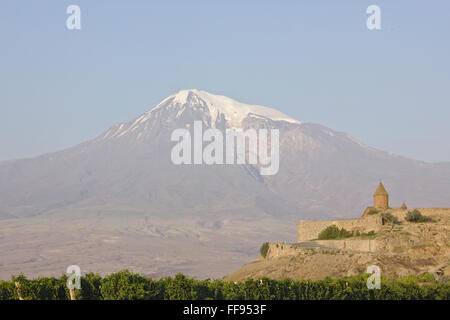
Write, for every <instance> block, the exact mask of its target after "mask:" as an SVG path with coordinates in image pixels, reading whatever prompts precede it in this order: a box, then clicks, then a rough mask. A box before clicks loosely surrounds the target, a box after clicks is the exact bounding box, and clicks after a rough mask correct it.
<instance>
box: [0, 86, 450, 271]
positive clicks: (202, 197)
mask: <svg viewBox="0 0 450 320" xmlns="http://www.w3.org/2000/svg"><path fill="white" fill-rule="evenodd" d="M302 107H307V106H302ZM194 121H202V122H203V125H204V126H205V127H211V128H218V129H226V128H242V129H246V128H250V127H251V128H275V129H278V130H279V131H280V168H279V172H278V174H276V175H274V176H261V175H260V174H259V171H258V170H257V168H256V167H254V166H253V165H249V164H247V165H181V166H177V165H174V164H173V163H172V162H171V160H170V151H171V148H172V147H173V145H174V142H172V141H171V139H170V135H171V133H172V132H173V130H174V129H177V128H190V129H192V128H191V126H192V124H193V123H194ZM380 179H383V182H384V184H385V185H386V187H387V188H388V191H389V193H390V195H391V202H392V205H393V206H395V205H398V206H400V204H401V203H402V202H403V201H405V202H406V203H407V204H408V205H409V206H417V207H449V206H450V202H449V201H450V198H449V192H450V164H448V163H442V164H427V163H423V162H419V161H415V160H411V159H407V158H404V157H400V156H396V155H392V154H389V153H386V152H383V151H379V150H376V149H373V148H370V147H369V146H365V145H364V144H362V143H360V142H359V141H357V140H356V139H354V138H352V137H350V136H349V135H347V134H345V133H341V132H336V131H333V130H332V129H329V128H326V127H324V126H321V125H318V124H312V123H306V122H301V121H298V120H296V119H293V118H291V117H289V116H287V115H285V114H283V113H281V112H279V111H277V110H275V109H271V108H267V107H263V106H253V105H247V104H244V103H240V102H237V101H235V100H233V99H230V98H228V97H224V96H218V95H214V94H211V93H207V92H204V91H200V90H195V89H193V90H182V91H180V92H178V93H176V94H174V95H171V96H169V97H167V98H165V99H163V100H162V101H161V102H160V103H159V104H158V105H156V106H154V107H153V108H151V109H150V110H149V111H148V112H146V113H144V114H143V115H141V116H139V117H137V118H136V119H133V120H131V121H129V122H126V123H121V124H117V125H114V126H113V127H111V128H110V129H108V130H107V131H105V132H104V133H103V134H101V135H100V136H99V137H97V138H96V139H94V140H92V141H88V142H85V143H82V144H80V145H78V146H75V147H73V148H70V149H67V150H63V151H60V152H55V153H52V154H46V155H43V156H40V157H37V158H34V159H23V160H15V161H8V162H5V163H0V219H2V221H4V222H5V221H6V222H8V223H10V224H13V222H12V221H20V222H21V225H27V223H28V222H27V221H33V226H36V228H40V227H39V226H43V223H44V222H43V221H46V222H45V223H49V222H48V221H49V220H48V219H50V218H49V217H51V220H50V221H52V223H54V221H58V223H59V224H60V226H61V228H63V226H65V225H69V224H71V223H73V222H74V221H73V219H74V217H78V218H77V220H76V221H77V223H82V221H91V220H90V219H96V220H95V221H97V222H96V223H94V224H89V226H90V227H89V228H91V226H92V225H95V226H96V227H97V228H100V229H99V230H100V231H99V230H97V229H95V230H94V229H89V230H91V231H90V233H89V234H88V235H87V236H86V237H87V238H89V237H91V235H92V234H94V233H96V232H99V233H101V234H111V233H114V232H119V231H118V230H121V231H120V235H118V237H119V238H120V237H124V236H126V235H127V234H128V233H127V232H131V231H130V229H127V228H129V226H128V225H127V228H125V227H124V225H126V224H127V223H128V222H127V221H139V222H136V223H137V225H138V227H136V229H133V230H134V231H136V230H138V231H136V232H138V233H139V234H143V235H148V236H149V237H153V238H152V239H153V240H154V239H164V242H161V243H159V242H155V241H156V240H155V241H154V242H152V243H153V244H155V243H158V247H157V248H160V249H161V248H165V246H167V245H168V244H169V243H172V245H173V243H179V242H177V241H181V242H183V243H185V244H187V243H190V244H192V243H194V242H195V243H197V242H196V241H199V243H201V245H202V246H205V247H204V249H205V250H206V251H205V255H211V254H214V252H216V251H214V250H216V249H217V248H216V247H221V249H220V250H222V253H223V252H228V253H229V254H230V255H231V254H232V253H233V254H235V253H236V252H240V254H242V250H244V252H245V254H249V253H250V252H253V250H255V248H256V247H257V246H259V245H260V243H261V242H263V241H267V240H270V239H273V240H285V241H293V240H294V239H295V224H296V221H297V220H298V219H301V218H325V217H329V218H331V217H356V216H359V215H360V214H361V213H362V211H363V209H364V208H365V207H366V206H367V205H370V203H371V196H372V194H373V192H374V190H375V187H376V185H377V183H378V181H379V180H380ZM79 215H81V216H82V217H83V218H80V217H79ZM30 219H31V220H30ZM133 219H134V220H133ZM69 221H70V222H69ZM99 221H101V222H99ZM6 222H5V223H4V224H3V225H4V226H5V225H9V224H8V223H6ZM91 222H92V221H91ZM277 223H279V226H282V227H279V226H278V227H277ZM106 226H108V227H106ZM175 226H176V227H175ZM17 228H19V226H17ZM108 228H112V229H108ZM124 228H125V229H127V230H128V231H126V230H125V229H124ZM17 230H19V229H16V232H18V231H17ZM33 230H38V229H33ZM79 230H82V229H79ZM83 230H84V229H83ZM105 230H106V231H105ZM108 230H109V231H108ZM111 230H114V232H113V231H111ZM199 230H201V231H199ZM24 232H25V231H24ZM27 232H29V231H27ZM49 232H50V231H49ZM80 232H81V231H80ZM108 232H109V233H108ZM27 234H28V233H27ZM41 236H42V235H39V236H38V235H36V236H35V239H38V240H39V239H41V238H40V237H41ZM1 237H2V229H1V228H0V238H1ZM180 237H181V238H180ZM280 237H284V238H280ZM170 239H172V240H173V241H175V240H174V239H178V240H176V241H175V242H173V241H172V240H170ZM180 239H182V240H180ZM111 241H112V240H111ZM171 241H172V242H171ZM245 241H248V242H245ZM130 246H131V247H132V246H133V245H132V244H130ZM195 246H196V247H198V246H197V245H195ZM131 247H130V248H131ZM92 248H97V247H96V244H95V245H94V244H92ZM133 248H134V247H133ZM155 248H156V247H155ZM214 248H216V249H214ZM92 250H94V249H92ZM155 250H156V249H155ZM206 252H207V253H206ZM255 253H256V251H255ZM122 254H124V253H122ZM184 254H187V253H186V252H185V251H182V252H176V253H175V252H174V253H173V255H178V256H183V255H184ZM236 254H237V253H236ZM94 255H95V254H94ZM41 256H42V255H41ZM169 256H170V255H169ZM225 256H226V255H224V257H225ZM171 257H172V256H171ZM227 257H228V256H227ZM239 257H240V258H236V259H237V260H235V261H234V260H233V261H234V262H233V263H234V264H233V265H236V266H238V265H240V264H241V263H242V262H243V261H246V260H248V256H245V257H242V256H239ZM241 258H242V259H241ZM49 259H50V258H49ZM80 259H81V258H80ZM186 259H187V258H186ZM227 259H228V258H227ZM229 259H231V260H232V259H233V258H229ZM200 260H201V258H200V257H197V258H196V261H200ZM231 260H230V261H231ZM2 261H3V260H2V259H0V263H1V262H2ZM37 261H40V260H39V259H38V260H37ZM44 261H45V262H46V263H48V261H47V260H45V259H44ZM139 261H140V260H139ZM139 261H138V262H136V264H137V265H139V266H140V267H142V265H141V264H140V263H141V262H142V261H141V262H139ZM174 261H175V260H174ZM177 261H178V260H177ZM183 261H184V263H186V266H185V267H184V268H185V269H186V268H188V269H189V268H190V267H192V266H193V263H194V262H192V261H191V260H189V259H187V260H186V261H185V260H183ZM189 261H190V262H189ZM178 262H179V261H178ZM178 262H177V263H178ZM174 263H175V262H174ZM189 263H191V264H189ZM167 264H168V262H167V261H166V262H164V261H163V262H161V263H160V265H161V266H164V265H167ZM169 264H170V263H169ZM175 264H176V263H175ZM32 266H34V267H35V268H38V267H37V265H32ZM121 266H122V265H121ZM189 266H190V267H189ZM123 267H127V265H126V263H124V264H123ZM1 268H2V267H1V264H0V274H1ZM172 269H173V268H172ZM185 269H183V270H185ZM158 270H159V269H158ZM177 270H178V269H177ZM100 271H101V270H100Z"/></svg>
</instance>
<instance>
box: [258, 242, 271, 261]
mask: <svg viewBox="0 0 450 320" xmlns="http://www.w3.org/2000/svg"><path fill="white" fill-rule="evenodd" d="M259 252H260V253H261V256H262V257H263V258H265V257H266V256H267V252H269V243H268V242H264V243H263V245H262V246H261V248H259Z"/></svg>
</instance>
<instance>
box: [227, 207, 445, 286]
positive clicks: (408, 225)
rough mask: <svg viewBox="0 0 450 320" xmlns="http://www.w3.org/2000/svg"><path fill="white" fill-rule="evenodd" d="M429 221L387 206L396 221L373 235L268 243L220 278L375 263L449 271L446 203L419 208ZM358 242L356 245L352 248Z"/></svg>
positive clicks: (391, 269)
mask: <svg viewBox="0 0 450 320" xmlns="http://www.w3.org/2000/svg"><path fill="white" fill-rule="evenodd" d="M419 210H420V212H421V213H422V214H423V215H424V216H426V217H429V218H431V219H432V220H431V221H429V222H408V221H406V220H404V216H405V215H406V213H407V212H408V211H407V210H399V209H397V210H390V211H391V212H390V213H391V214H393V215H394V216H396V217H398V218H399V219H398V220H399V222H398V223H397V224H392V223H386V224H385V225H384V226H383V228H382V230H381V231H380V232H378V233H375V234H373V235H361V236H358V237H351V238H346V239H341V240H320V241H308V242H302V243H297V244H286V243H270V244H269V246H268V250H267V254H266V257H265V258H263V257H260V258H259V259H258V260H256V261H254V262H251V263H249V264H246V265H244V266H243V267H241V268H240V269H239V270H237V271H236V272H234V273H233V274H231V275H229V276H228V277H226V278H225V279H226V280H230V281H240V280H245V279H247V278H253V279H257V278H261V277H268V278H272V279H283V278H291V279H312V280H318V279H323V278H325V277H334V278H341V277H344V276H351V275H356V274H362V273H365V272H366V270H367V267H368V266H370V265H376V266H379V267H380V268H381V272H382V275H384V276H386V277H390V278H393V277H401V276H405V275H410V274H415V275H418V274H421V273H424V272H430V273H432V274H433V275H434V276H435V277H436V278H438V279H441V280H444V281H445V279H447V280H448V279H449V276H450V209H419ZM355 248H358V249H355ZM368 248H370V250H369V249H368Z"/></svg>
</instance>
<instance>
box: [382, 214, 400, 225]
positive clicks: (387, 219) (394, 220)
mask: <svg viewBox="0 0 450 320" xmlns="http://www.w3.org/2000/svg"><path fill="white" fill-rule="evenodd" d="M381 217H382V219H383V223H392V224H398V223H399V222H398V219H397V217H396V216H393V215H392V214H390V213H383V214H382V215H381Z"/></svg>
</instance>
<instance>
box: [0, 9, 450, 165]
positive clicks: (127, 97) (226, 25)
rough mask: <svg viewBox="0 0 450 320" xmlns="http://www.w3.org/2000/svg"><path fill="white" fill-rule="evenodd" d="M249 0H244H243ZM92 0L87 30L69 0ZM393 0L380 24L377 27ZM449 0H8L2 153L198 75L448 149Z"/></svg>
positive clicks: (381, 133) (418, 153)
mask: <svg viewBox="0 0 450 320" xmlns="http://www.w3.org/2000/svg"><path fill="white" fill-rule="evenodd" d="M244 2H245V3H244ZM70 4H77V5H79V6H80V7H81V25H82V29H81V30H74V31H70V30H68V29H67V28H66V19H67V17H68V15H67V14H66V8H67V6H68V5H70ZM370 4H377V5H379V6H380V7H381V18H382V30H380V31H369V30H368V29H367V28H366V18H367V14H366V8H367V6H368V5H370ZM449 39H450V2H449V1H445V0H442V1H410V0H408V1H399V0H396V1H376V0H372V1H364V0H359V1H356V0H355V1H343V0H341V1H335V0H333V1H261V0H259V1H225V0H223V1H213V0H208V1H198V0H192V1H137V0H135V1H125V0H123V1H99V0H95V1H79V0H73V1H63V0H55V1H19V0H11V1H9V0H1V1H0V160H4V159H10V158H17V157H25V156H27V157H28V156H34V155H38V154H41V153H45V152H49V151H56V150H59V149H62V148H66V147H69V146H72V145H74V144H77V143H79V142H82V141H85V140H88V139H91V138H94V137H95V136H97V135H99V134H100V133H102V132H103V131H105V130H106V129H107V128H108V127H110V126H112V125H113V124H115V123H117V122H123V121H127V120H131V119H132V118H134V117H136V116H138V115H140V114H141V113H143V112H145V111H146V110H148V109H150V108H151V107H152V106H153V105H155V104H156V103H158V102H159V101H160V100H162V99H163V98H165V97H166V96H168V95H170V94H172V93H174V92H176V91H178V90H180V89H190V88H197V89H202V90H206V91H209V92H211V93H219V94H223V95H227V96H229V97H232V98H234V99H236V100H239V101H242V102H246V103H253V104H260V105H266V106H269V107H273V108H277V109H279V110H281V111H282V112H284V113H286V114H289V115H291V116H293V117H295V118H297V119H299V120H302V121H308V122H315V123H320V124H323V125H326V126H328V127H330V128H332V129H334V130H338V131H344V132H347V133H350V134H351V135H352V136H354V137H355V138H357V139H358V140H360V141H362V142H364V143H366V144H368V145H370V146H373V147H376V148H379V149H383V150H387V151H390V152H393V153H397V154H401V155H405V156H408V157H412V158H416V159H420V160H426V161H450V126H449V122H450V121H449V120H450V40H449Z"/></svg>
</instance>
